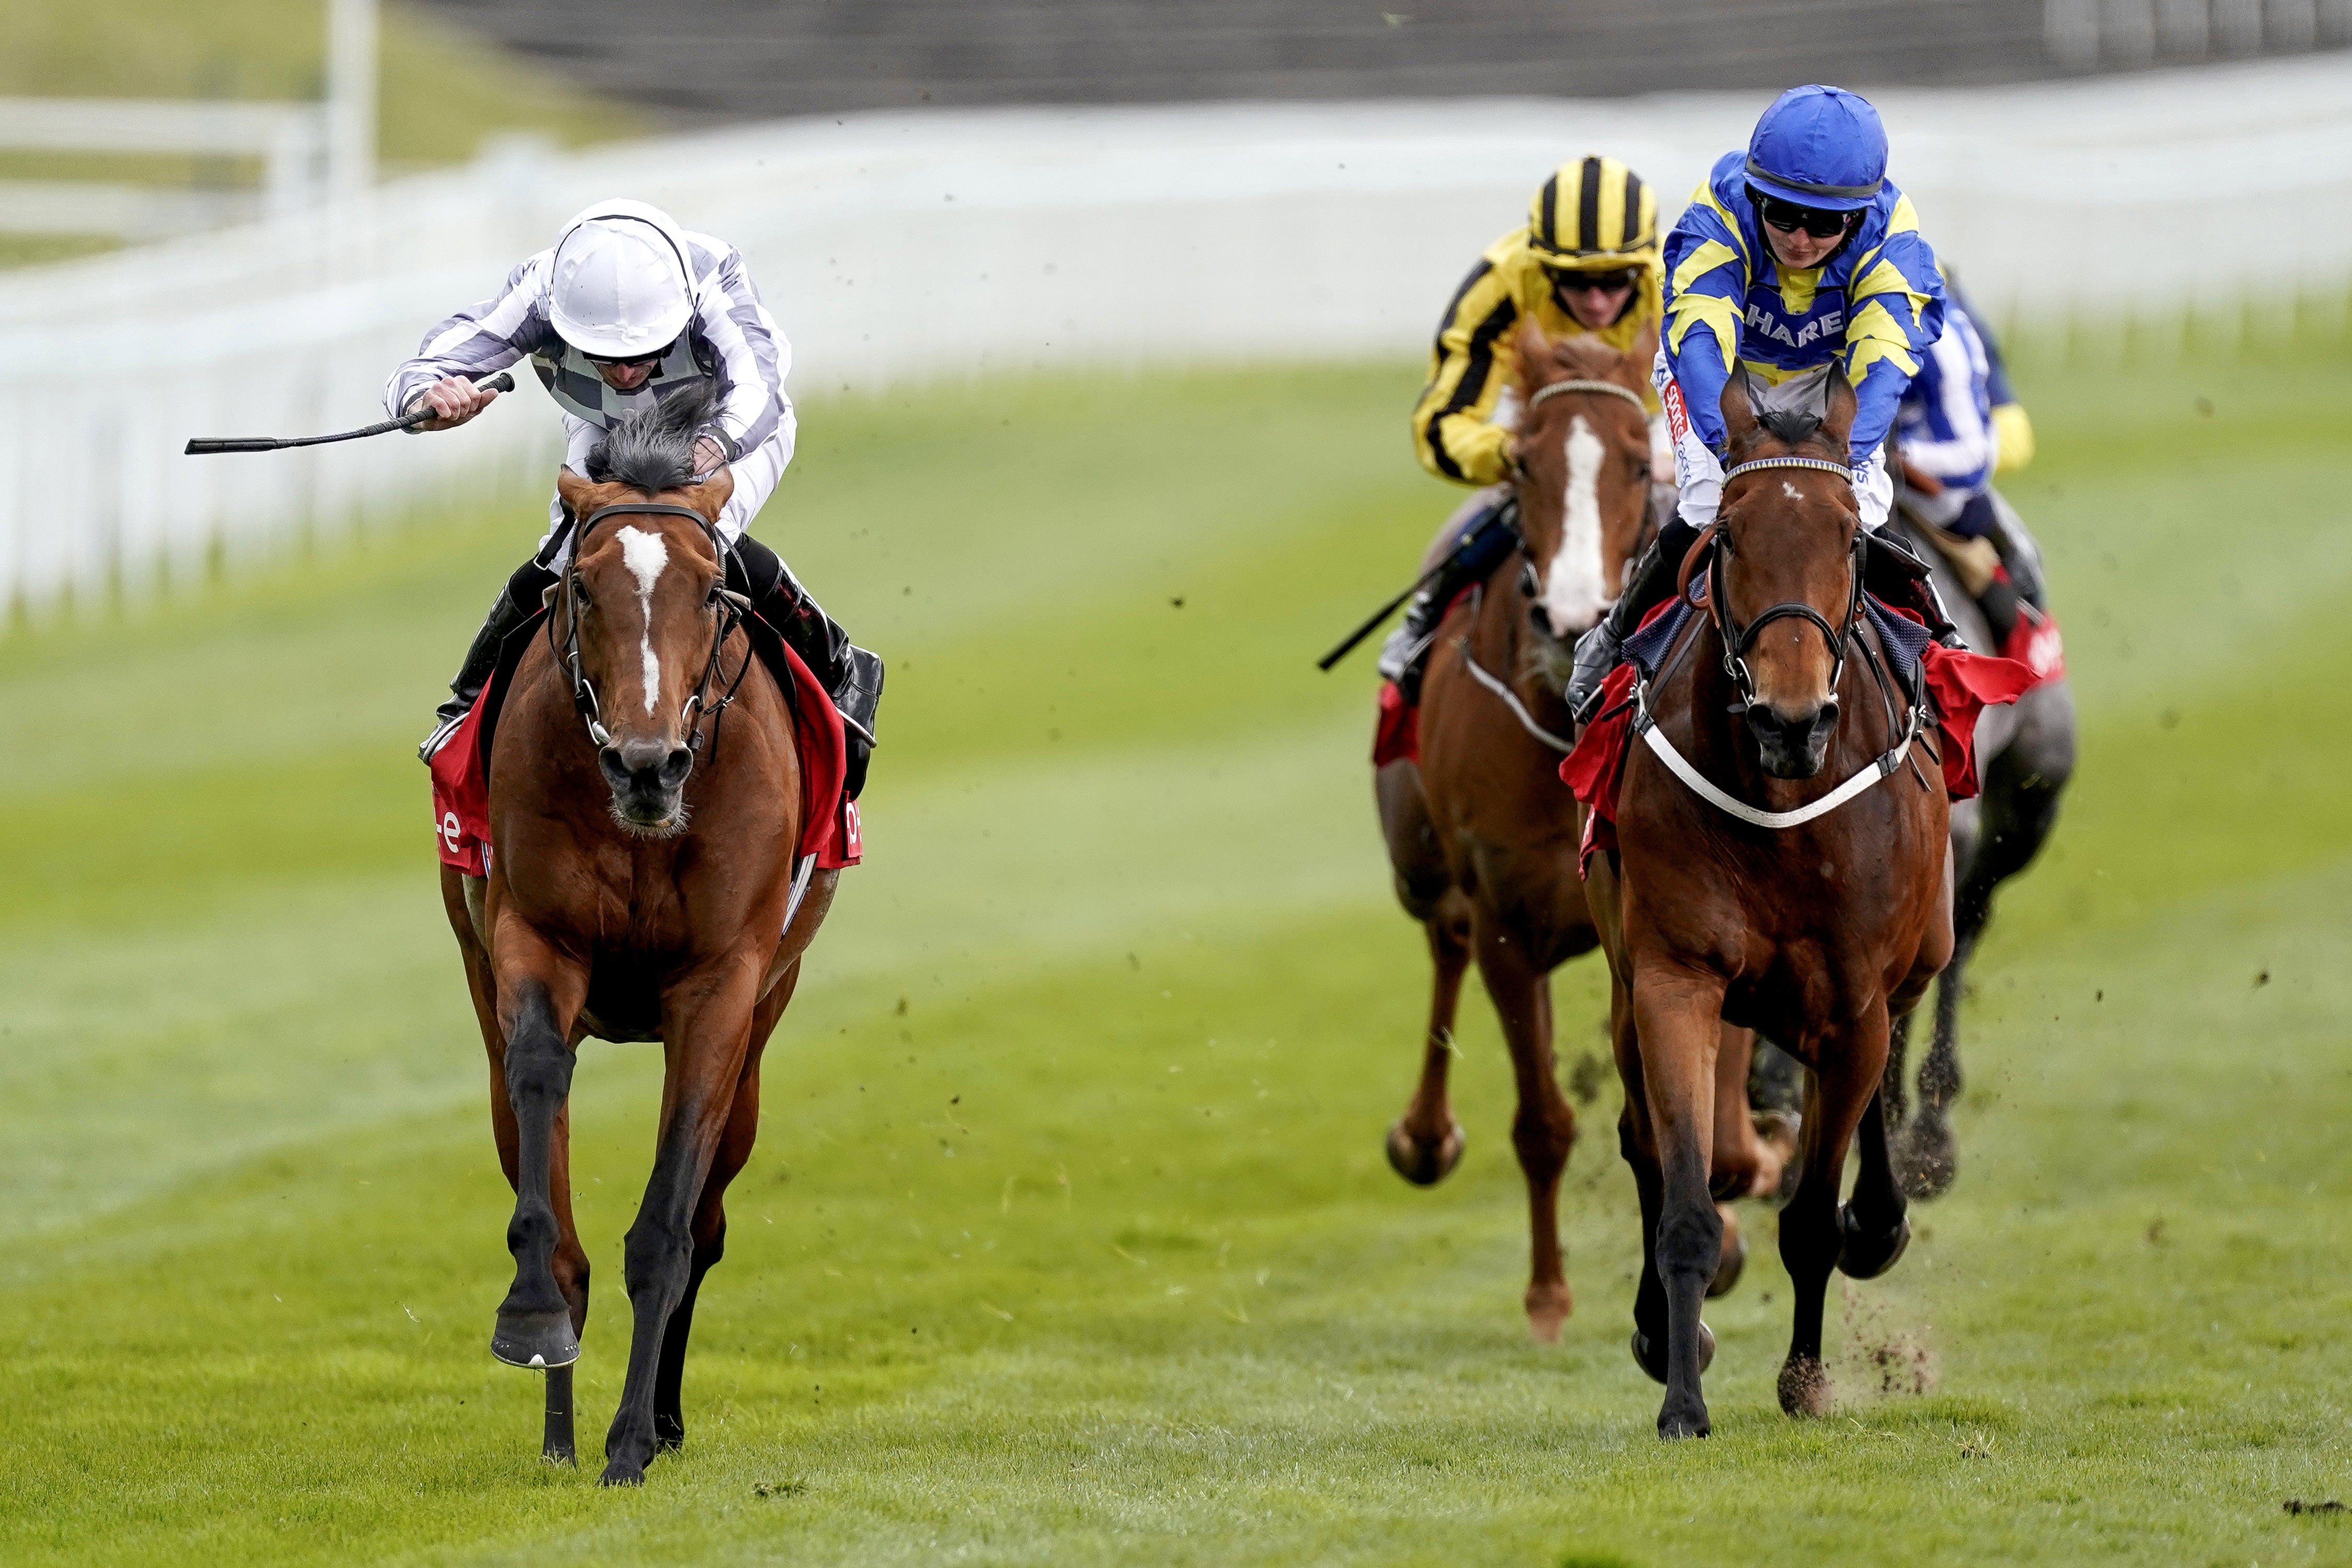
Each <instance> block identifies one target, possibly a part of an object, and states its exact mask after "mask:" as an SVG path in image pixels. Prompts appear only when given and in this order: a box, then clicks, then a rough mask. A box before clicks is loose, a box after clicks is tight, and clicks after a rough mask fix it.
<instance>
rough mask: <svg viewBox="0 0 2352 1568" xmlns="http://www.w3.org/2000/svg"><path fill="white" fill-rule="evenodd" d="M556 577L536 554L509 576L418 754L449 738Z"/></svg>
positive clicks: (428, 756)
mask: <svg viewBox="0 0 2352 1568" xmlns="http://www.w3.org/2000/svg"><path fill="white" fill-rule="evenodd" d="M555 580H556V574H554V573H552V572H551V571H549V570H548V569H547V568H546V567H544V566H541V564H540V563H539V562H538V560H537V559H536V558H533V559H531V560H529V561H526V562H524V563H522V564H521V565H520V566H518V567H516V568H515V570H514V575H513V576H511V577H509V578H508V579H507V584H506V586H505V587H503V588H500V589H499V596H498V597H497V598H495V599H492V600H491V601H490V617H489V619H488V620H486V621H484V622H483V623H482V629H481V630H480V631H478V632H476V633H475V634H474V642H473V646H472V647H468V648H467V650H466V662H465V663H464V664H462V665H460V666H458V668H457V679H455V680H452V681H451V682H450V683H449V700H447V701H446V702H444V703H442V704H441V706H440V707H439V708H438V709H436V710H435V712H434V719H433V732H432V733H431V734H429V735H427V736H425V744H423V745H422V746H419V747H417V748H416V754H417V755H418V756H420V757H422V758H424V759H425V761H427V762H430V761H432V759H433V753H434V752H436V751H438V750H440V748H441V742H444V741H446V740H447V739H448V738H449V731H452V730H454V729H456V728H457V721H459V720H461V719H463V718H464V717H465V716H466V712H467V710H468V709H470V708H472V707H473V705H474V699H476V698H477V697H479V696H480V695H481V694H482V688H483V687H484V686H487V685H488V684H489V679H490V675H491V673H492V672H493V671H495V670H496V669H497V668H499V647H500V646H501V645H502V644H504V643H505V641H506V640H507V637H508V636H509V634H511V633H513V632H514V631H516V630H518V629H519V628H520V627H521V626H522V624H523V623H524V622H525V621H528V620H530V618H531V616H535V615H537V614H538V613H539V611H540V608H541V601H542V599H543V598H544V597H545V595H546V593H547V590H548V588H549V586H550V585H551V584H553V583H554V582H555Z"/></svg>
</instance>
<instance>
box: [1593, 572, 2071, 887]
mask: <svg viewBox="0 0 2352 1568" xmlns="http://www.w3.org/2000/svg"><path fill="white" fill-rule="evenodd" d="M1675 604H1676V601H1674V600H1668V601H1667V602H1666V604H1665V605H1663V606H1661V607H1660V608H1659V609H1658V610H1655V611H1653V612H1652V613H1651V615H1650V616H1649V617H1648V618H1646V619H1644V620H1643V623H1642V625H1643V628H1644V629H1645V630H1646V629H1647V628H1648V627H1649V626H1650V625H1651V623H1652V622H1653V621H1654V620H1656V619H1657V618H1658V617H1659V616H1662V615H1665V614H1667V613H1669V612H1671V611H1673V610H1674V609H1675ZM1877 604H1878V606H1879V608H1880V609H1881V610H1882V611H1883V612H1885V614H1888V615H1893V616H1902V617H1904V618H1905V619H1906V620H1907V621H1909V622H1911V623H1912V624H1913V625H1914V626H1919V627H1920V629H1921V631H1922V633H1923V634H1924V632H1925V630H1926V627H1925V625H1924V623H1922V622H1921V621H1920V619H1919V616H1917V615H1916V614H1915V613H1913V612H1912V611H1909V610H1905V609H1898V608H1896V607H1895V606H1894V605H1888V604H1886V602H1885V600H1878V601H1877ZM2050 629H2051V632H2052V633H2053V637H2054V634H2055V631H2056V626H2055V625H2054V623H2053V625H2052V626H2051V628H2050ZM1637 635H1638V634H1637ZM1920 664H1921V666H1922V670H1923V684H1924V686H1925V689H1926V690H1927V698H1928V700H1929V702H1930V703H1932V704H1933V706H1934V709H1935V713H1936V728H1937V731H1938V733H1939V745H1938V750H1940V751H1941V752H1943V768H1944V789H1945V793H1946V794H1948V795H1950V796H1951V798H1952V799H1954V800H1968V799H1970V798H1972V797H1973V796H1974V795H1976V794H1977V791H1978V788H1979V785H1978V782H1977V760H1976V742H1977V718H1978V716H1979V714H1981V713H1982V712H1983V711H1984V710H1986V709H1987V708H1989V707H1992V706H1994V705H1996V704H1999V703H2003V702H2014V701H2016V700H2018V699H2019V698H2021V697H2022V696H2024V695H2025V694H2026V693H2027V692H2028V691H2031V690H2032V689H2033V688H2034V687H2036V686H2039V685H2041V684H2042V682H2043V681H2045V680H2051V679H2056V678H2057V676H2058V675H2059V674H2061V673H2063V670H2064V665H2063V661H2061V660H2058V659H2055V658H2053V659H2052V660H2050V661H2049V663H2048V667H2047V668H2040V669H2037V668H2031V667H2029V666H2027V665H2025V664H2023V663H2021V662H2020V661H2019V660H2017V659H2014V658H1996V657H1994V656H1992V655H1990V654H1981V653H1970V652H1969V651H1968V650H1967V649H1965V648H1949V647H1944V646H1943V645H1942V644H1941V643H1937V642H1928V643H1927V646H1926V647H1924V648H1923V649H1922V650H1921V652H1920ZM1637 673H1638V671H1636V670H1635V668H1634V667H1633V665H1631V664H1621V665H1619V666H1618V667H1617V668H1615V669H1613V670H1611V671H1610V672H1609V679H1607V680H1605V681H1603V682H1602V683H1601V716H1600V717H1599V718H1597V719H1595V720H1594V721H1592V722H1591V723H1590V724H1587V725H1586V726H1585V727H1584V732H1583V733H1582V734H1580V735H1579V736H1578V737H1577V738H1576V749H1575V750H1574V751H1572V752H1570V753H1569V754H1568V755H1567V756H1566V757H1565V758H1563V759H1561V762H1560V764H1559V780H1560V783H1562V784H1566V785H1568V787H1569V789H1570V793H1572V794H1573V795H1575V796H1576V798H1577V799H1579V800H1580V801H1582V802H1583V803H1584V804H1585V805H1588V806H1590V807H1591V809H1592V815H1591V817H1590V818H1588V819H1587V820H1586V822H1585V825H1584V841H1583V844H1582V845H1581V847H1580V850H1579V853H1578V857H1577V864H1578V867H1579V868H1580V869H1581V868H1584V867H1587V866H1589V865H1590V864H1591V860H1592V856H1593V852H1594V851H1595V850H1599V849H1614V848H1616V847H1617V791H1618V788H1619V786H1620V785H1622V784H1623V783H1624V780H1625V757H1626V753H1627V752H1628V751H1629V750H1630V749H1631V747H1632V744H1633V680H1634V677H1635V676H1636V674H1637Z"/></svg>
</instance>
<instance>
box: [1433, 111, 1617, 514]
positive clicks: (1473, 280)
mask: <svg viewBox="0 0 2352 1568" xmlns="http://www.w3.org/2000/svg"><path fill="white" fill-rule="evenodd" d="M1628 267H1630V268H1634V269H1635V270H1636V271H1637V273H1638V274H1639V276H1638V278H1637V279H1636V281H1635V283H1634V287H1633V299H1632V300H1630V301H1628V302H1627V304H1626V306H1625V310H1624V313H1623V314H1622V315H1621V316H1619V317H1618V318H1617V320H1616V321H1612V322H1611V323H1610V324H1609V325H1608V326H1605V327H1601V328H1598V329H1592V328H1587V327H1585V326H1584V325H1583V324H1582V323H1580V321H1577V320H1576V318H1575V317H1573V316H1571V315H1570V314H1569V313H1568V311H1567V310H1566V308H1564V307H1563V306H1562V305H1561V304H1560V302H1559V299H1558V298H1557V297H1556V296H1555V295H1554V294H1553V292H1552V286H1551V282H1552V275H1553V274H1554V273H1564V272H1613V271H1616V270H1618V269H1620V268H1628ZM1663 282H1664V268H1663V267H1662V265H1661V263H1660V261H1659V258H1658V198H1657V195H1656V194H1655V193H1654V192H1653V191H1652V190H1651V189H1650V187H1649V186H1648V185H1647V184H1644V183H1643V181H1642V179H1641V177H1640V176H1639V175H1637V174H1634V173H1633V170H1631V169H1629V168H1627V167H1626V166H1625V165H1624V164H1622V163H1619V162H1618V161H1617V160H1616V159H1614V158H1580V159H1577V160H1574V161H1572V162H1570V163H1562V164H1561V165H1560V166H1559V172H1558V173H1556V174H1553V175H1552V177H1551V178H1550V179H1549V180H1547V181H1545V182H1544V184H1543V188H1542V189H1540V190H1538V192H1536V194H1535V199H1534V200H1533V201H1531V202H1530V203H1529V204H1528V223H1527V226H1526V227H1524V228H1517V229H1513V230H1512V231H1511V232H1510V233H1508V234H1507V235H1505V236H1503V237H1502V238H1500V239H1498V240H1496V242H1495V243H1494V244H1492V245H1490V246H1488V247H1486V254H1485V255H1484V256H1482V257H1481V258H1479V261H1478V265H1477V266H1475V267H1474V268H1471V269H1470V276H1469V277H1467V278H1465V279H1463V281H1462V287H1461V288H1460V289H1457V290H1455V292H1454V300H1453V302H1452V303H1451V304H1449V305H1447V306H1446V308H1445V316H1444V320H1443V321H1439V322H1438V325H1437V339H1436V342H1434V343H1433V345H1432V346H1431V350H1430V363H1429V384H1428V385H1427V386H1426V387H1424V388H1423V390H1422V394H1421V400H1420V402H1419V403H1418V404H1416V405H1414V407H1413V411H1412V446H1413V451H1414V453H1415V454H1416V455H1417V456H1418V457H1419V458H1421V464H1422V467H1423V468H1427V469H1428V470H1429V471H1430V472H1431V473H1433V474H1435V475H1437V476H1438V477H1439V478H1441V479H1454V480H1458V481H1459V482H1461V483H1463V484H1469V485H1490V484H1494V483H1495V482H1496V481H1497V480H1499V479H1502V478H1503V477H1504V474H1505V473H1506V471H1507V468H1508V467H1509V465H1508V463H1507V452H1508V449H1509V445H1510V439H1511V432H1510V431H1509V429H1507V427H1506V426H1502V425H1497V424H1496V423H1495V422H1494V419H1495V414H1496V407H1497V405H1499V404H1500V403H1501V401H1502V398H1503V392H1504V389H1505V387H1506V386H1507V385H1508V384H1511V383H1512V382H1513V381H1515V380H1516V379H1517V365H1516V363H1514V355H1513V353H1512V347H1511V340H1512V333H1513V331H1515V330H1516V329H1517V326H1518V323H1519V322H1520V321H1534V322H1536V323H1537V325H1538V326H1540V327H1541V328H1542V329H1543V330H1544V331H1545V332H1546V333H1548V334H1549V335H1550V336H1552V337H1556V338H1559V337H1570V336H1574V335H1577V334H1580V333H1584V332H1587V331H1591V332H1593V333H1594V334H1595V335H1597V336H1598V337H1599V338H1600V339H1601V342H1605V343H1607V344H1609V345H1610V346H1611V347H1612V348H1614V349H1617V350H1619V351H1621V352H1622V351H1623V350H1626V349H1629V348H1631V347H1632V346H1633V342H1634V340H1636V339H1637V338H1639V337H1641V336H1642V334H1643V332H1644V331H1656V329H1657V325H1658V322H1659V320H1660V318H1661V316H1662V315H1663V313H1664V310H1663V306H1662V303H1661V295H1662V292H1663ZM1643 396H1644V398H1645V400H1647V401H1648V402H1649V404H1650V405H1651V411H1652V412H1653V413H1655V412H1656V411H1657V400H1656V395H1654V393H1651V392H1649V391H1648V389H1647V388H1646V387H1645V388H1644V390H1643Z"/></svg>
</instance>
